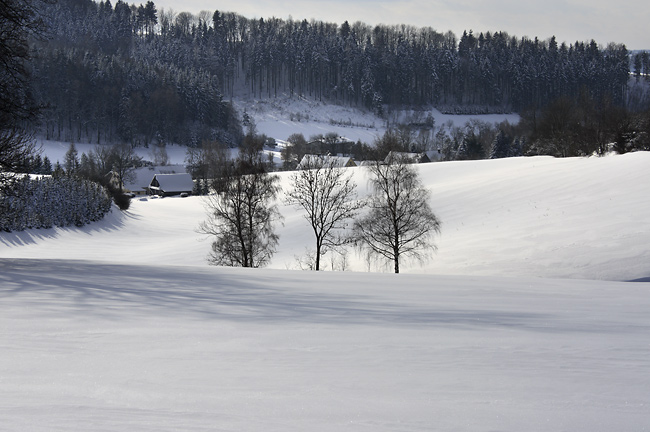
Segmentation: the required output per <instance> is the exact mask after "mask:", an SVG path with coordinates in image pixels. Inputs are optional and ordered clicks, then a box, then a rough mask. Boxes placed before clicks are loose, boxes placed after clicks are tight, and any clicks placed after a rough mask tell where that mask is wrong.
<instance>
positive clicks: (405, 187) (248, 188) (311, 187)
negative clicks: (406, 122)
mask: <svg viewBox="0 0 650 432" xmlns="http://www.w3.org/2000/svg"><path fill="white" fill-rule="evenodd" d="M368 171H369V174H370V185H371V189H372V193H371V195H370V196H369V197H368V198H366V199H358V197H357V194H356V186H357V185H356V183H355V182H354V180H353V179H352V173H351V172H350V171H349V170H347V169H345V168H341V167H339V165H337V163H336V161H335V160H334V159H331V158H327V157H316V156H315V157H313V158H311V159H310V160H309V161H308V163H307V164H306V166H304V167H303V169H301V170H299V171H296V172H294V173H293V174H292V175H291V183H292V188H291V190H290V191H288V193H287V195H286V199H285V203H286V204H288V205H292V206H294V207H296V208H297V209H300V210H302V211H304V213H305V215H304V217H305V219H306V220H307V221H308V223H309V224H310V226H311V229H312V231H313V234H314V240H315V246H316V252H315V256H314V260H315V263H314V266H313V268H314V269H315V270H320V269H321V267H322V265H321V260H322V257H323V256H324V255H325V254H326V253H328V252H330V251H341V249H342V248H344V247H345V246H347V245H353V246H355V247H356V248H357V249H358V250H360V251H363V252H365V253H366V254H367V256H368V258H369V259H372V258H376V259H380V260H385V261H387V262H392V263H393V265H394V270H395V273H399V271H400V263H401V262H402V261H403V260H404V259H416V260H420V261H424V260H425V259H426V258H428V257H429V256H430V252H433V251H434V250H435V245H434V243H433V236H434V235H435V234H436V233H439V232H440V220H439V219H438V217H437V216H436V215H435V214H434V213H433V211H432V209H431V206H430V205H429V201H430V200H429V191H428V190H427V189H426V188H425V187H424V186H423V184H422V182H421V180H420V178H419V174H418V171H417V169H416V168H415V167H414V166H413V165H411V164H410V161H409V160H408V159H406V158H401V157H399V156H398V157H395V158H393V159H392V160H391V161H390V163H388V164H383V163H376V164H374V165H372V166H370V167H369V169H368ZM278 183H279V177H278V176H277V175H271V174H269V173H268V172H267V171H266V166H265V164H264V163H263V161H262V160H261V158H260V156H259V155H252V154H244V155H243V156H240V157H239V158H238V159H237V160H236V161H235V162H234V163H233V164H232V165H231V167H230V169H229V172H228V173H227V174H225V175H223V176H222V177H221V178H220V179H219V180H218V181H216V182H215V183H214V190H215V193H213V194H211V195H209V197H208V199H207V201H206V202H207V208H208V212H209V217H208V220H207V221H205V222H204V223H203V224H202V225H201V227H200V231H201V232H203V233H204V234H209V235H213V236H214V237H215V239H214V241H213V243H212V253H211V255H210V261H211V262H212V263H213V264H215V265H229V266H242V267H261V266H264V265H266V264H267V263H268V262H269V261H270V259H271V257H272V255H273V253H274V252H275V250H276V247H277V244H278V236H277V235H276V234H275V229H274V223H275V222H279V221H281V219H282V216H281V215H280V213H279V211H278V207H277V204H276V201H277V198H278V195H279V193H280V186H279V184H278ZM362 212H363V214H362V215H361V216H359V214H360V213H362ZM349 226H351V227H352V228H351V230H349V232H348V230H347V228H348V227H349Z"/></svg>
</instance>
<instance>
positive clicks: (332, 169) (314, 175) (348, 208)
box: [287, 156, 363, 270]
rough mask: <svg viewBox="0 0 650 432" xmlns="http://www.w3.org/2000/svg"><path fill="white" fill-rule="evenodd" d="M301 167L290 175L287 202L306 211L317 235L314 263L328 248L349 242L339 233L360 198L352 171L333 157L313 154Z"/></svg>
mask: <svg viewBox="0 0 650 432" xmlns="http://www.w3.org/2000/svg"><path fill="white" fill-rule="evenodd" d="M304 163H305V165H304V166H303V167H302V169H301V170H300V171H297V172H295V173H294V174H292V175H291V182H292V184H293V189H292V190H291V191H290V192H289V193H288V195H287V203H288V204H291V205H294V206H296V207H301V208H302V209H303V210H305V212H307V214H306V215H305V219H307V221H308V222H309V224H310V225H311V228H312V230H313V232H314V236H315V237H316V256H315V258H316V266H315V270H320V259H321V257H322V256H323V255H325V254H326V253H327V252H328V251H330V250H334V249H336V248H337V247H339V246H342V245H343V244H345V243H347V242H348V238H347V237H345V236H343V235H342V234H341V231H342V230H344V229H345V228H346V226H347V224H346V222H347V221H348V220H350V219H352V218H354V217H355V216H356V213H357V211H358V210H359V209H360V208H361V207H362V206H363V202H360V201H358V200H357V199H356V198H357V196H356V192H355V190H356V187H357V185H356V183H354V181H353V180H352V174H350V173H349V171H346V169H345V168H341V167H339V166H338V165H337V160H336V159H335V158H329V157H323V156H313V157H309V158H307V160H305V161H304Z"/></svg>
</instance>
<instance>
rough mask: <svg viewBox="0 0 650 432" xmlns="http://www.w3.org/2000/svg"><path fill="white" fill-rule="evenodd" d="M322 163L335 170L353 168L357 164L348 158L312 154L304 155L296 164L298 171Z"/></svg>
mask: <svg viewBox="0 0 650 432" xmlns="http://www.w3.org/2000/svg"><path fill="white" fill-rule="evenodd" d="M319 161H322V162H323V164H324V165H329V164H332V165H333V166H335V167H337V168H347V167H355V166H357V164H356V163H355V162H354V159H352V158H351V157H349V156H329V155H326V156H319V155H313V154H306V155H304V156H303V158H302V160H301V161H300V163H299V164H298V169H299V170H300V169H309V168H313V167H314V165H315V164H316V163H317V162H319Z"/></svg>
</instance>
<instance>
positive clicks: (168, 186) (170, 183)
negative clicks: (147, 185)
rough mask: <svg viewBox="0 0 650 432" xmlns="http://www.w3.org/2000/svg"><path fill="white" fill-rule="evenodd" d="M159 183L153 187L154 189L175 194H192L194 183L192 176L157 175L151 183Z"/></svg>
mask: <svg viewBox="0 0 650 432" xmlns="http://www.w3.org/2000/svg"><path fill="white" fill-rule="evenodd" d="M154 181H157V182H158V185H157V186H151V188H152V189H159V190H161V191H163V192H166V193H174V192H192V189H194V181H193V180H192V176H191V175H189V174H187V173H185V174H156V175H154V176H153V179H151V183H154Z"/></svg>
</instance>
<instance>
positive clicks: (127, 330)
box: [0, 111, 650, 431]
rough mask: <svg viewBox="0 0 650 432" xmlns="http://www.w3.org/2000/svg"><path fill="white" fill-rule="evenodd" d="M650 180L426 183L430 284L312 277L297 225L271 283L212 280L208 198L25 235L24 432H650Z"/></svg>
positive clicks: (19, 306) (541, 167)
mask: <svg viewBox="0 0 650 432" xmlns="http://www.w3.org/2000/svg"><path fill="white" fill-rule="evenodd" d="M263 116H267V117H275V118H277V121H276V122H270V123H269V124H274V125H275V126H274V127H276V128H277V127H278V125H281V124H283V122H284V120H283V119H282V118H281V114H280V113H277V112H272V111H264V112H263V113H261V114H260V117H258V118H257V120H258V124H259V125H260V126H261V127H263V125H264V122H263V121H261V119H262V117H263ZM314 116H316V114H314ZM289 126H290V125H289ZM312 126H313V127H318V124H317V123H316V122H314V124H313V125H312ZM262 132H269V133H271V132H272V131H271V130H266V131H265V130H264V129H262ZM275 133H276V134H277V133H280V132H275ZM354 133H366V132H364V131H355V130H349V131H348V134H354ZM277 136H279V135H277ZM44 146H45V147H44V148H45V152H46V153H49V154H50V155H51V158H52V160H53V161H54V160H57V158H58V156H57V152H59V151H60V150H59V148H61V147H62V148H63V151H61V155H62V154H63V153H65V146H63V145H59V144H56V143H45V144H44ZM179 149H180V148H179ZM169 154H170V157H171V158H172V162H180V161H179V160H178V159H176V158H182V157H183V152H182V151H180V150H179V151H175V150H173V149H171V148H170V151H169ZM649 163H650V154H649V153H648V152H636V153H630V154H625V155H609V156H605V157H588V158H566V159H555V158H551V157H532V158H510V159H501V160H486V161H457V162H443V163H431V164H423V165H419V166H418V170H419V172H420V174H421V176H422V179H423V181H424V184H425V185H426V186H427V187H428V188H430V189H431V191H432V196H431V205H432V207H433V209H434V211H435V212H436V214H437V215H438V216H439V217H440V219H441V220H442V234H441V235H440V236H439V237H437V238H436V243H437V245H438V251H437V253H436V254H435V255H434V256H433V259H432V260H431V261H429V262H428V263H427V264H426V265H424V266H419V265H417V264H411V265H410V266H404V272H406V273H412V274H400V275H393V274H387V273H378V272H380V271H384V270H386V268H384V267H382V266H380V265H378V264H375V263H371V264H369V263H368V262H366V261H365V259H364V258H363V257H362V256H359V255H357V254H356V253H354V252H353V251H351V252H350V253H349V255H348V258H347V261H346V264H345V266H346V268H347V269H348V270H354V271H347V272H319V273H314V272H304V271H296V270H291V269H295V268H297V267H298V261H297V259H296V257H300V256H302V255H304V253H305V249H306V248H308V247H311V243H312V237H311V234H310V232H309V228H308V224H307V223H306V221H305V220H304V219H303V217H302V215H301V214H300V212H298V211H296V210H295V209H293V208H290V207H287V206H283V205H281V207H280V209H281V212H282V213H283V214H284V216H285V224H284V226H283V227H281V228H279V234H280V243H279V249H278V252H277V253H276V255H275V256H274V258H273V261H272V263H271V265H270V268H268V269H257V270H246V269H228V268H216V267H211V266H208V264H207V262H206V260H205V258H206V256H207V253H208V251H209V249H210V242H209V239H207V238H205V237H204V236H202V235H201V234H198V233H197V232H196V228H197V226H198V224H199V223H200V222H201V221H202V220H204V219H205V217H206V213H205V209H204V208H203V203H202V198H201V197H189V198H164V199H151V198H144V199H141V200H139V199H136V200H134V201H133V202H132V205H131V208H130V209H129V210H128V211H127V212H120V211H119V210H117V209H114V210H113V212H111V213H110V214H109V215H108V216H107V217H106V218H105V219H104V220H103V221H101V222H98V223H94V224H91V225H87V226H85V227H82V228H54V229H49V230H31V231H29V230H28V231H24V232H19V233H3V234H1V235H0V267H2V270H1V271H0V286H1V287H2V289H1V290H0V296H1V297H0V302H1V304H2V314H1V315H0V329H1V330H0V331H1V333H0V346H2V352H3V355H2V357H0V382H1V385H2V388H3V392H2V395H1V396H0V418H1V419H2V428H4V429H6V430H36V431H38V430H43V431H45V430H48V431H51V430H62V431H63V430H65V431H70V430H88V429H89V428H90V429H99V430H122V429H131V430H156V431H160V430H249V431H256V430H278V431H280V430H282V431H286V430H296V431H298V430H323V431H324V430H351V431H364V430H373V431H376V430H386V431H395V430H404V431H425V430H441V431H476V430H485V431H492V430H499V431H520V430H528V431H551V430H552V431H559V430H571V431H610V430H635V431H643V430H648V426H647V425H648V424H650V415H648V410H647V407H648V405H649V404H650V397H649V395H648V392H647V388H648V386H649V385H650V373H649V370H650V360H648V359H650V355H649V354H650V345H649V344H648V340H647V335H648V334H649V331H650V316H649V315H648V310H650V292H649V290H650V284H649V283H648V282H647V281H648V277H650V268H649V267H648V263H649V262H650V252H649V251H648V248H647V245H648V244H649V243H650V222H649V221H650V203H649V201H648V200H647V196H648V192H649V187H650V186H649V185H650V172H649V171H648V170H647V166H648V164H649ZM351 172H353V173H354V174H353V175H354V178H355V180H356V182H357V183H358V185H359V195H360V196H361V197H362V196H364V195H365V194H366V193H367V177H366V173H365V171H364V169H363V168H352V169H351ZM280 175H281V177H282V186H283V187H284V188H287V187H288V179H289V175H290V174H289V173H280ZM328 260H329V261H328ZM326 261H327V262H328V263H329V264H327V263H326V265H328V269H330V268H332V265H333V266H334V267H335V268H340V266H341V265H342V261H341V258H340V257H336V258H334V259H332V258H327V259H326ZM337 266H338V267H337ZM368 270H371V271H372V272H371V273H368V272H367V271H368ZM635 279H641V280H645V281H646V282H636V283H632V282H625V281H629V280H635Z"/></svg>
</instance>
